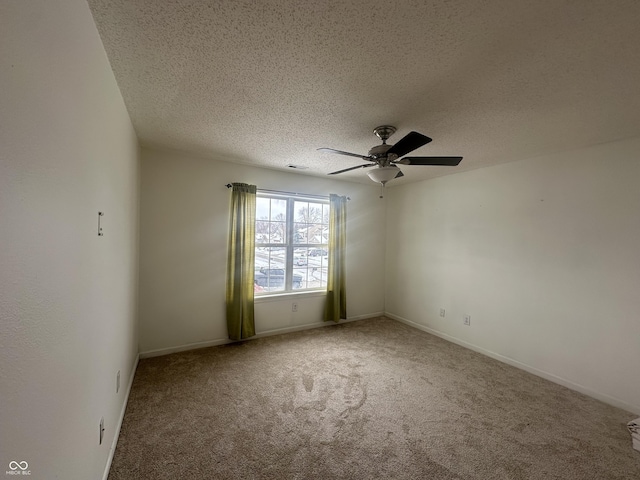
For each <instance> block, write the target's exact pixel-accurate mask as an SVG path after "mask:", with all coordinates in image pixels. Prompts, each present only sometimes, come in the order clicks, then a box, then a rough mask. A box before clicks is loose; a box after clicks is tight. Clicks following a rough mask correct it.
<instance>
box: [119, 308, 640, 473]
mask: <svg viewBox="0 0 640 480" xmlns="http://www.w3.org/2000/svg"><path fill="white" fill-rule="evenodd" d="M636 416H637V415H633V414H631V413H628V412H625V411H623V410H620V409H617V408H614V407H611V406H608V405H605V404H604V403H601V402H599V401H596V400H594V399H591V398H589V397H586V396H584V395H581V394H579V393H576V392H573V391H570V390H568V389H566V388H564V387H561V386H558V385H556V384H554V383H551V382H548V381H546V380H544V379H541V378H539V377H536V376H534V375H531V374H528V373H526V372H523V371H521V370H518V369H516V368H513V367H510V366H508V365H505V364H502V363H500V362H497V361H495V360H493V359H490V358H488V357H485V356H483V355H480V354H477V353H475V352H472V351H470V350H467V349H464V348H462V347H459V346H457V345H454V344H451V343H449V342H446V341H444V340H442V339H439V338H437V337H434V336H432V335H429V334H426V333H424V332H422V331H419V330H416V329H413V328H411V327H408V326H406V325H404V324H402V323H399V322H396V321H394V320H389V319H387V318H378V319H372V320H362V321H358V322H353V323H347V324H343V325H335V326H330V327H326V328H319V329H315V330H307V331H303V332H297V333H291V334H287V335H280V336H275V337H268V338H263V339H258V340H252V341H247V342H244V343H239V344H233V345H226V346H220V347H212V348H206V349H201V350H195V351H192V352H186V353H179V354H174V355H169V356H165V357H158V358H152V359H147V360H141V361H140V364H139V366H138V371H137V374H136V377H135V380H134V384H133V389H132V391H131V395H130V399H129V405H128V407H127V411H126V415H125V418H124V423H123V426H122V430H121V433H120V439H119V442H118V446H117V449H116V452H115V457H114V460H113V464H112V467H111V473H110V475H109V479H110V480H116V479H183V478H184V479H249V478H256V479H261V478H265V479H267V478H269V479H278V480H281V479H316V478H317V479H334V478H335V479H342V478H344V479H369V478H384V479H392V478H395V479H478V480H487V479H580V480H585V479H598V480H602V479H606V480H612V479H639V478H640V452H637V451H635V450H633V449H632V448H631V438H630V435H629V432H628V431H627V428H626V423H627V422H628V421H629V420H632V419H633V418H634V417H636Z"/></svg>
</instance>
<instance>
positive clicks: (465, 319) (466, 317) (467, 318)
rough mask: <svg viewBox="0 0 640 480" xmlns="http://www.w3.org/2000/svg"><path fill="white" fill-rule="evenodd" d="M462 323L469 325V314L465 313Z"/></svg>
mask: <svg viewBox="0 0 640 480" xmlns="http://www.w3.org/2000/svg"><path fill="white" fill-rule="evenodd" d="M464 324H465V325H468V326H471V315H465V316H464Z"/></svg>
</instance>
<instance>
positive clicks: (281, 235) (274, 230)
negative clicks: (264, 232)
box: [269, 222, 286, 243]
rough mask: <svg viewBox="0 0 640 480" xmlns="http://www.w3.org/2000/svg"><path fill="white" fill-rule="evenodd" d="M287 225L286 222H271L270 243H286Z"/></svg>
mask: <svg viewBox="0 0 640 480" xmlns="http://www.w3.org/2000/svg"><path fill="white" fill-rule="evenodd" d="M285 226H286V224H285V223H284V222H271V223H270V225H269V243H285V240H286V235H285Z"/></svg>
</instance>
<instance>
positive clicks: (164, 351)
mask: <svg viewBox="0 0 640 480" xmlns="http://www.w3.org/2000/svg"><path fill="white" fill-rule="evenodd" d="M382 315H384V313H383V312H375V313H367V314H364V315H356V316H353V317H348V318H347V319H346V320H340V322H339V323H347V322H355V321H357V320H365V319H367V318H375V317H380V316H382ZM330 325H336V324H335V323H334V322H314V323H307V324H304V325H296V326H293V327H283V328H274V329H271V330H264V331H262V332H256V334H255V336H253V337H251V338H247V340H255V339H257V338H263V337H270V336H272V335H282V334H283V333H291V332H299V331H302V330H309V329H312V328H321V327H328V326H330ZM234 342H235V340H229V339H228V338H219V339H216V340H208V341H206V342H196V343H188V344H185V345H177V346H175V347H167V348H158V349H155V350H147V351H146V352H140V358H143V359H144V358H151V357H160V356H162V355H169V354H171V353H178V352H186V351H188V350H196V349H199V348H206V347H215V346H218V345H226V344H228V343H234Z"/></svg>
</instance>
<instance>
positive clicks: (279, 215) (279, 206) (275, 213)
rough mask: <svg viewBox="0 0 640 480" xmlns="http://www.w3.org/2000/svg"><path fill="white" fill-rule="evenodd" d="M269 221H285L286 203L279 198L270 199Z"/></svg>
mask: <svg viewBox="0 0 640 480" xmlns="http://www.w3.org/2000/svg"><path fill="white" fill-rule="evenodd" d="M270 220H272V221H273V220H275V221H278V222H284V221H286V220H287V201H286V200H282V199H279V198H272V199H271V217H270Z"/></svg>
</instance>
